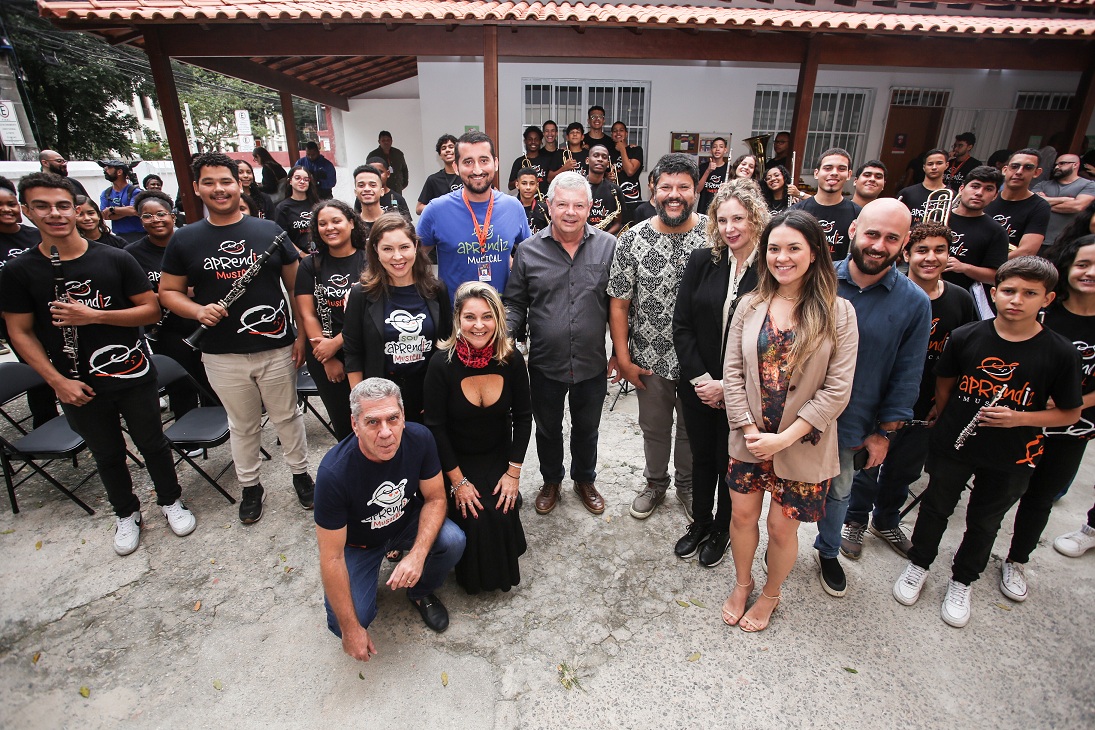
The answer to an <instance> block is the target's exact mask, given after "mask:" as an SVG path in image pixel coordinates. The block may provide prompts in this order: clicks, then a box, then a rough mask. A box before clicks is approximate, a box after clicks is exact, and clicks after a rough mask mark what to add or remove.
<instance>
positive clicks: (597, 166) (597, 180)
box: [586, 142, 624, 235]
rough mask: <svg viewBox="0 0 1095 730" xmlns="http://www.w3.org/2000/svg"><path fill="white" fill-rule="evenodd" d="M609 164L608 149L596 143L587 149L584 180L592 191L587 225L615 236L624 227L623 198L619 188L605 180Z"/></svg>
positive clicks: (610, 160) (610, 162)
mask: <svg viewBox="0 0 1095 730" xmlns="http://www.w3.org/2000/svg"><path fill="white" fill-rule="evenodd" d="M611 164H612V158H611V156H610V155H609V153H608V147H606V146H604V145H603V144H601V143H600V142H598V143H596V144H594V145H593V146H592V147H590V148H589V174H587V175H586V179H587V180H588V181H589V185H590V188H591V189H592V190H593V205H592V207H591V208H590V210H589V225H591V226H593V227H594V228H599V229H601V230H602V231H606V232H608V233H611V234H612V235H616V233H617V232H618V231H619V230H620V229H621V228H622V227H623V225H624V202H623V200H624V197H623V193H621V192H620V187H619V186H618V185H616V183H614V182H612V181H611V180H609V179H607V176H606V173H607V172H608V168H609V165H611Z"/></svg>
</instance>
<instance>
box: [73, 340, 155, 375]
mask: <svg viewBox="0 0 1095 730" xmlns="http://www.w3.org/2000/svg"><path fill="white" fill-rule="evenodd" d="M149 367H150V360H149V358H148V355H147V354H146V353H145V350H144V347H143V341H142V340H137V342H135V343H134V344H132V345H122V344H115V345H106V346H105V347H100V348H99V349H98V350H95V351H94V352H93V353H91V356H90V357H89V358H88V374H90V375H92V376H93V377H96V378H122V379H129V378H139V377H141V376H142V375H144V374H145V373H147V372H148V370H149Z"/></svg>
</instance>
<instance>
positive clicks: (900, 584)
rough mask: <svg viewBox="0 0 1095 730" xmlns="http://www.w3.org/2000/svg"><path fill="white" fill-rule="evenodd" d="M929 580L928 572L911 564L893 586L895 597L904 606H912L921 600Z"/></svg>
mask: <svg viewBox="0 0 1095 730" xmlns="http://www.w3.org/2000/svg"><path fill="white" fill-rule="evenodd" d="M927 579H928V571H926V570H924V569H923V568H921V567H920V566H919V565H916V564H914V563H909V564H908V565H906V566H905V570H904V571H903V572H902V573H901V577H900V578H898V579H897V582H896V583H894V584H893V597H894V598H895V599H896V600H897V602H898V603H900V604H902V605H903V606H911V605H913V604H914V603H916V601H917V600H918V599H919V598H920V591H921V590H923V588H924V582H925V581H926V580H927Z"/></svg>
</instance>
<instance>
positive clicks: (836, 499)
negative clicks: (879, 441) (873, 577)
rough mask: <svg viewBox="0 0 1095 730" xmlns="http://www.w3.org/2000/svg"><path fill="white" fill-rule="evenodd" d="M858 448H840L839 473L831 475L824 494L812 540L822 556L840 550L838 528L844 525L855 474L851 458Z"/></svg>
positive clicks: (833, 555)
mask: <svg viewBox="0 0 1095 730" xmlns="http://www.w3.org/2000/svg"><path fill="white" fill-rule="evenodd" d="M858 450H859V449H840V473H839V474H837V475H836V476H835V477H833V483H832V484H831V485H830V486H829V492H828V493H827V494H826V495H825V514H824V515H822V517H821V519H820V520H818V523H817V539H816V540H814V549H815V550H817V551H818V552H819V553H821V557H823V558H835V557H836V556H837V553H838V552H840V529H841V528H842V527H843V526H844V515H846V514H847V513H848V496H849V494H850V493H851V491H852V477H853V476H855V466H853V465H852V460H853V459H854V458H855V454H856V452H857V451H858Z"/></svg>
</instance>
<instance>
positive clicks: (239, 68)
mask: <svg viewBox="0 0 1095 730" xmlns="http://www.w3.org/2000/svg"><path fill="white" fill-rule="evenodd" d="M178 60H179V61H182V62H183V63H189V64H191V65H193V66H200V67H201V68H205V69H209V70H210V71H216V72H217V73H220V74H224V75H225V76H232V77H234V78H237V79H240V80H241V81H249V82H251V83H253V84H258V85H259V86H265V87H266V88H268V89H273V90H274V91H280V92H287V93H289V94H292V95H293V96H299V97H300V98H302V99H308V100H309V101H314V102H315V103H317V104H325V105H326V106H333V107H335V108H336V109H342V110H343V111H349V110H350V102H349V100H348V99H347V98H346V97H345V96H341V95H339V94H334V93H332V92H330V91H328V90H327V89H324V88H322V87H320V86H316V85H315V84H310V83H308V82H307V81H301V80H300V79H298V78H295V77H293V76H289V75H287V74H283V73H281V72H280V71H275V70H274V69H272V68H269V67H267V66H263V65H262V64H259V63H255V62H254V61H249V60H247V59H245V58H222V57H215V56H202V57H198V58H191V57H179V58H178Z"/></svg>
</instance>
